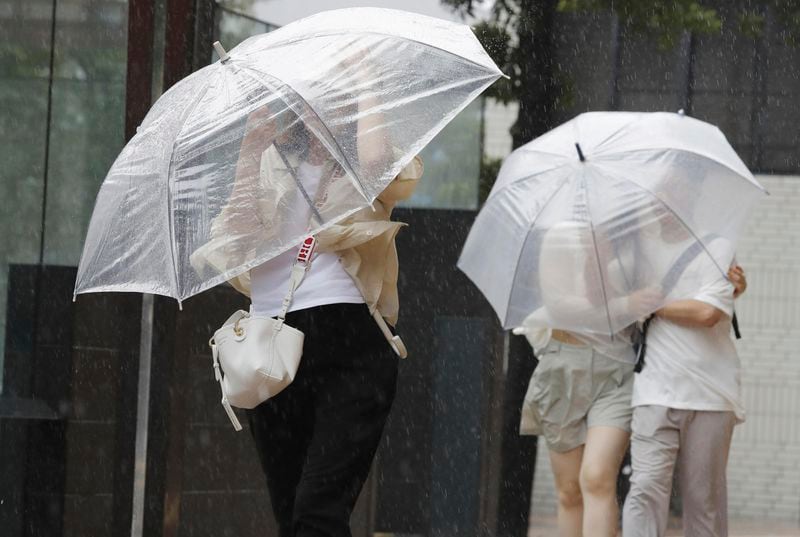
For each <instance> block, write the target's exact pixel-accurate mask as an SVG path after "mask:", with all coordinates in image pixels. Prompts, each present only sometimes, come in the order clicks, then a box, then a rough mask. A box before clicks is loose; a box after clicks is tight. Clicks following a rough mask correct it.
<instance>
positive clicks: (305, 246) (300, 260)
mask: <svg viewBox="0 0 800 537" xmlns="http://www.w3.org/2000/svg"><path fill="white" fill-rule="evenodd" d="M316 245H317V239H315V238H314V237H313V236H312V235H309V236H308V237H306V238H305V240H303V243H302V244H301V245H300V251H298V252H297V257H296V258H295V260H294V265H292V274H291V276H289V291H287V292H286V296H285V297H283V307H282V308H281V311H280V313H278V324H277V325H276V328H277V329H280V328H281V327H282V326H283V323H284V321H285V320H286V314H287V313H289V308H290V307H291V306H292V300H294V293H295V291H297V288H298V287H300V284H301V283H303V279H304V278H305V277H306V272H308V269H309V268H310V267H311V257H312V255H313V254H314V247H315V246H316Z"/></svg>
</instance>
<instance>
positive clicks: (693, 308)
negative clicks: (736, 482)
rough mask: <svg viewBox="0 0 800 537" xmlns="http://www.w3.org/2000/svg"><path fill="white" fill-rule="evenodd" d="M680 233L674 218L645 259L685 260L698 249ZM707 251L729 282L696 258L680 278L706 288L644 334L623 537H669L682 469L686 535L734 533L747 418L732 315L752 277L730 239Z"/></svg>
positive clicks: (708, 261)
mask: <svg viewBox="0 0 800 537" xmlns="http://www.w3.org/2000/svg"><path fill="white" fill-rule="evenodd" d="M671 223H672V224H676V225H670V224H671ZM681 229H682V224H681V225H677V219H675V218H674V217H671V216H670V217H666V218H664V219H662V222H661V223H660V233H657V234H655V235H658V236H653V237H652V240H650V241H647V242H646V244H644V247H645V248H648V249H650V252H648V257H649V258H650V259H656V258H657V256H658V255H661V256H663V257H664V258H665V259H672V260H674V259H676V258H679V257H680V256H681V254H682V253H683V252H686V250H687V248H689V247H691V245H692V243H693V242H694V241H695V239H694V238H693V237H691V235H689V234H688V233H687V232H685V231H684V232H681V231H680V230H681ZM676 230H678V231H676ZM705 249H707V250H708V253H710V254H712V255H713V257H715V258H716V259H728V260H730V261H731V263H732V266H731V268H730V270H729V271H728V274H727V276H726V275H725V274H724V273H723V272H722V271H721V270H720V268H719V266H718V265H717V263H716V262H715V261H714V260H713V259H712V256H710V255H708V254H707V253H705V252H699V253H698V255H696V256H694V258H693V259H691V260H689V261H688V263H686V268H685V269H684V270H683V271H682V273H681V275H680V279H681V280H683V281H691V282H693V284H696V283H697V282H700V283H701V285H700V289H699V291H698V292H696V293H695V294H694V295H693V296H691V297H690V298H688V299H682V300H675V301H672V302H670V303H668V304H667V305H665V306H664V307H662V308H661V309H659V310H658V311H656V312H655V316H654V317H653V319H652V321H651V323H650V326H649V330H648V333H647V352H646V358H645V362H644V366H643V367H642V370H641V372H639V373H638V374H637V375H636V377H635V380H634V385H633V397H632V405H633V407H634V412H633V421H632V424H631V428H632V436H631V460H632V468H633V473H632V475H631V487H630V491H629V493H628V496H627V499H626V501H625V506H624V509H623V521H622V530H623V535H624V537H661V536H663V535H664V534H665V531H666V526H667V519H668V514H669V503H670V493H671V490H672V476H673V469H674V468H675V466H676V463H677V467H678V482H679V486H680V491H681V496H682V500H683V530H684V532H685V534H686V535H691V536H693V537H695V536H709V537H711V536H714V537H724V536H725V535H727V494H726V481H725V471H726V466H727V459H728V450H729V448H730V443H731V438H732V434H733V427H734V425H735V424H737V423H740V422H741V421H743V420H744V410H743V407H742V401H741V394H740V363H739V357H738V355H737V353H736V348H735V347H734V343H733V340H732V338H731V317H732V315H733V303H734V299H735V298H736V297H737V296H738V295H739V294H741V293H742V292H744V290H745V288H746V279H745V277H744V271H743V270H742V269H741V267H739V266H738V265H736V264H735V262H734V261H733V252H732V249H731V246H730V244H729V243H728V242H727V241H726V240H725V239H722V238H710V239H708V240H707V241H705ZM690 257H691V256H690Z"/></svg>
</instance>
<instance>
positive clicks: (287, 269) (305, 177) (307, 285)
mask: <svg viewBox="0 0 800 537" xmlns="http://www.w3.org/2000/svg"><path fill="white" fill-rule="evenodd" d="M323 171H324V168H323V166H312V165H310V164H308V163H307V162H303V163H302V164H300V166H299V168H298V170H297V176H298V179H299V180H300V181H301V182H302V184H303V186H304V187H305V189H306V192H307V193H308V195H309V197H310V198H311V199H314V197H315V194H316V191H317V188H318V187H319V183H320V180H321V178H322V174H323ZM290 203H291V204H292V205H293V208H292V213H293V214H296V215H297V220H296V222H297V226H298V228H297V229H296V230H290V232H291V231H295V232H296V233H297V234H301V233H303V231H304V230H305V225H306V222H308V220H309V218H310V216H311V208H310V207H309V205H308V202H307V201H306V200H305V198H304V197H303V196H302V195H301V194H300V193H299V192H298V193H297V195H296V196H294V197H293V199H292V200H291V201H290ZM299 248H300V244H298V245H297V248H292V249H290V250H288V251H286V252H284V253H282V254H281V255H279V256H277V257H275V258H273V259H270V260H269V261H267V262H266V263H263V264H261V265H259V266H257V267H255V268H253V269H252V270H251V271H250V286H251V300H252V304H253V314H254V315H259V316H268V317H273V316H275V315H277V314H278V313H279V312H280V311H281V307H282V305H283V299H284V297H285V296H286V293H287V291H288V290H289V278H290V276H291V272H292V265H293V264H294V261H295V258H296V256H297V252H298V249H299ZM363 303H364V297H363V296H361V292H359V290H358V287H356V284H355V282H353V279H352V278H351V277H350V275H349V274H347V271H345V270H344V268H343V267H342V265H341V263H340V262H339V256H338V255H336V254H335V253H328V252H326V253H318V254H315V255H314V258H313V259H312V261H311V267H310V268H309V270H308V272H307V273H306V276H305V278H304V279H303V283H301V284H300V287H298V288H297V291H296V292H295V294H294V299H293V300H292V305H291V306H290V308H289V311H297V310H302V309H307V308H313V307H315V306H324V305H326V304H363Z"/></svg>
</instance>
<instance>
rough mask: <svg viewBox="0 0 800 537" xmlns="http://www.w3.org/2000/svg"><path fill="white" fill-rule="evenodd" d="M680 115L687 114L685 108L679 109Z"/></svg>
mask: <svg viewBox="0 0 800 537" xmlns="http://www.w3.org/2000/svg"><path fill="white" fill-rule="evenodd" d="M678 115H679V116H685V115H686V110H684V109H683V108H681V109H680V110H678Z"/></svg>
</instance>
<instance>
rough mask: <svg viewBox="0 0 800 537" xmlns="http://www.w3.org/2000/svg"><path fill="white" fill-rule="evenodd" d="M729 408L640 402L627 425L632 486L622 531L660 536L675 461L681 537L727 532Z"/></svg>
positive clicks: (633, 536) (629, 535)
mask: <svg viewBox="0 0 800 537" xmlns="http://www.w3.org/2000/svg"><path fill="white" fill-rule="evenodd" d="M735 421H736V418H735V416H734V414H733V412H711V411H698V410H679V409H674V408H667V407H663V406H655V405H649V406H639V407H636V408H635V409H634V411H633V423H632V424H631V428H632V430H633V433H632V435H631V461H632V467H633V474H632V475H631V488H630V491H629V492H628V497H627V499H626V500H625V507H624V509H623V516H622V535H623V536H624V537H662V536H663V535H664V534H665V532H666V529H667V517H668V515H669V500H670V493H671V491H672V474H673V470H674V467H675V463H676V462H677V463H678V483H679V487H680V491H681V496H682V499H683V532H684V535H685V537H701V536H702V537H726V536H727V535H728V493H727V482H726V479H725V469H726V467H727V465H728V451H729V448H730V445H731V437H732V435H733V426H734V425H735Z"/></svg>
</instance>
